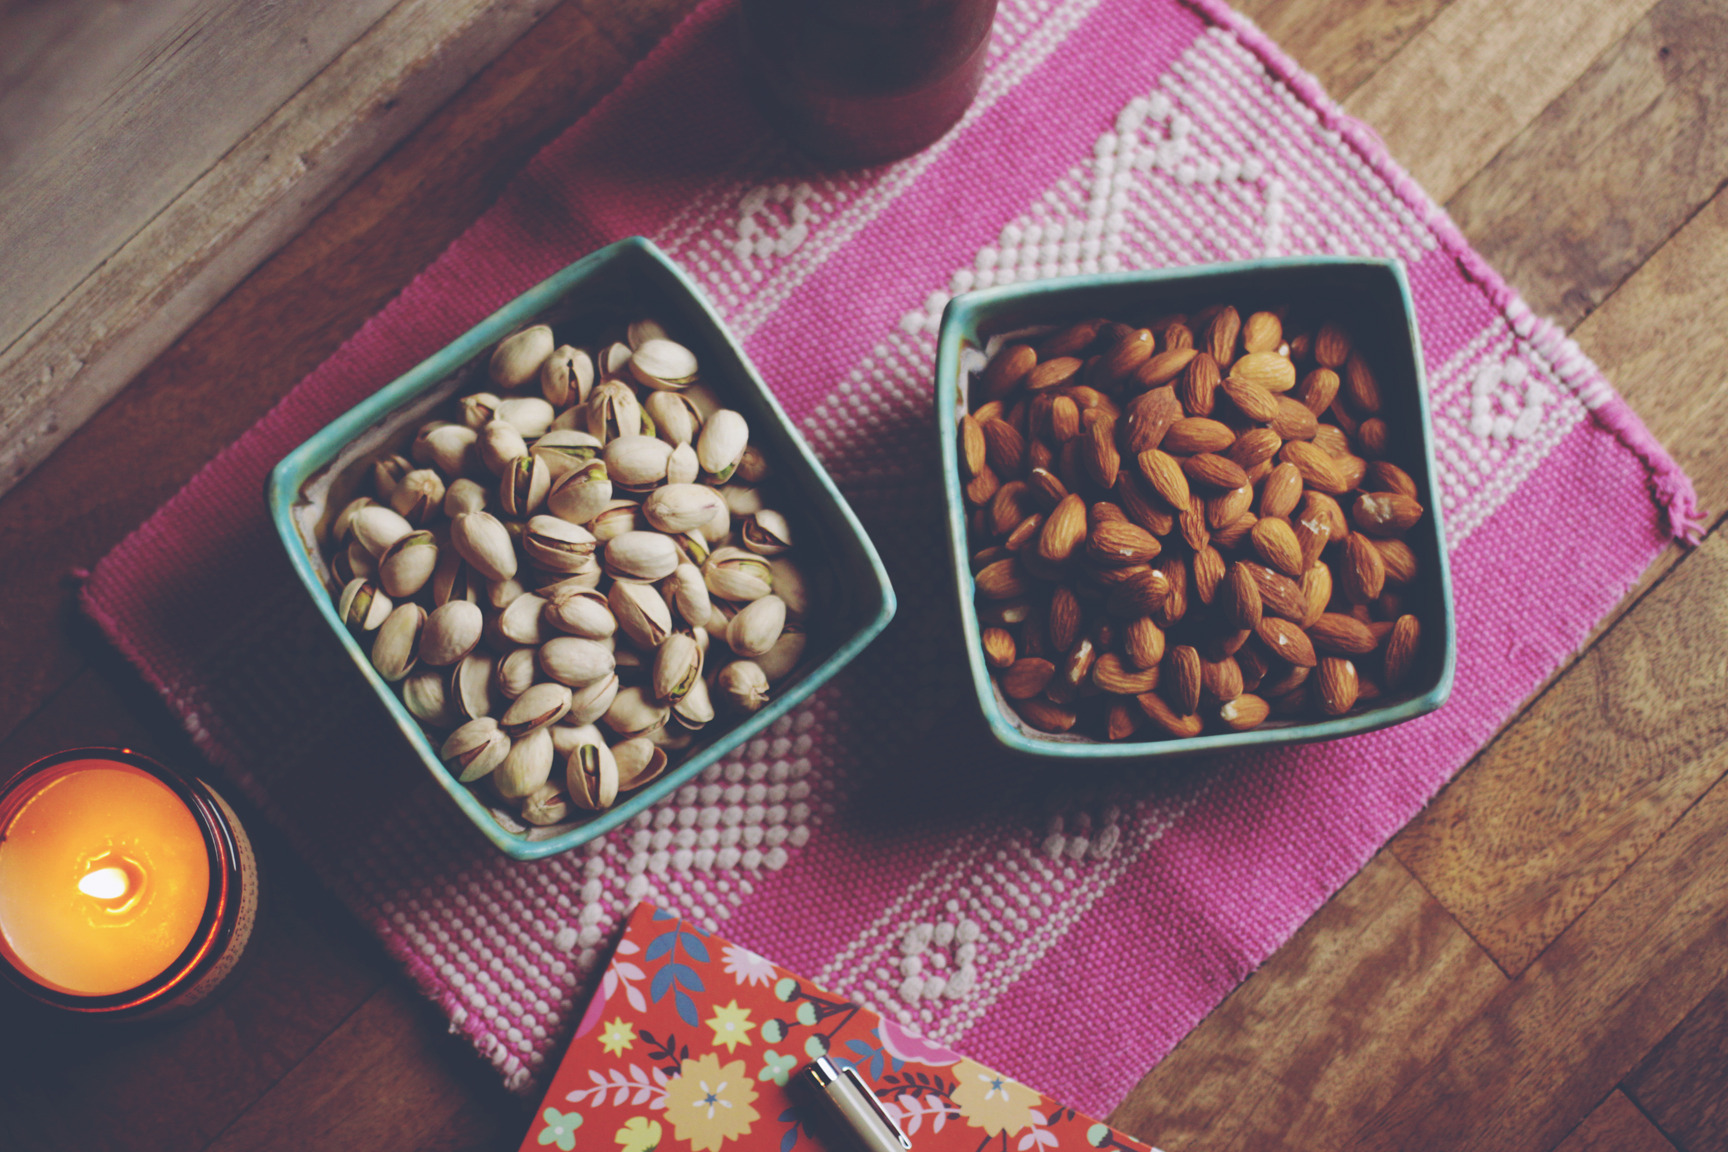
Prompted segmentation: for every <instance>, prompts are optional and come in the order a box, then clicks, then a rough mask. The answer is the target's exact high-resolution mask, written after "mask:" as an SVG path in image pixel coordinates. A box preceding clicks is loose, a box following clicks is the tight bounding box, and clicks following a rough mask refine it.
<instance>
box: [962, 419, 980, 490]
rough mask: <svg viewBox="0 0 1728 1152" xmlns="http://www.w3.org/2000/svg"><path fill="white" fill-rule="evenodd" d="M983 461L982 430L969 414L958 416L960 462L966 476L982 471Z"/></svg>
mask: <svg viewBox="0 0 1728 1152" xmlns="http://www.w3.org/2000/svg"><path fill="white" fill-rule="evenodd" d="M984 462H985V446H984V430H983V429H981V428H980V427H978V421H976V420H974V419H973V418H972V417H971V416H970V415H966V416H962V417H960V463H961V464H962V465H963V466H964V467H965V469H966V475H967V477H968V478H971V477H975V476H977V475H978V473H980V472H982V471H983V470H984Z"/></svg>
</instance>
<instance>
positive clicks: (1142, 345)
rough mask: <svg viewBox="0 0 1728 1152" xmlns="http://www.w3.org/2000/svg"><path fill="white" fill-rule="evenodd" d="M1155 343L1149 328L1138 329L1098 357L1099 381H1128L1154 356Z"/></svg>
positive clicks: (1108, 382) (1110, 382)
mask: <svg viewBox="0 0 1728 1152" xmlns="http://www.w3.org/2000/svg"><path fill="white" fill-rule="evenodd" d="M1153 345H1154V341H1153V339H1152V331H1151V329H1149V328H1136V329H1135V330H1134V331H1132V332H1130V333H1129V334H1128V335H1127V336H1125V337H1123V338H1122V339H1121V340H1118V341H1117V342H1116V343H1115V344H1114V345H1113V346H1112V347H1111V348H1110V349H1109V350H1107V351H1105V352H1104V353H1102V354H1101V355H1100V356H1099V357H1098V364H1097V367H1096V369H1095V372H1096V374H1097V377H1098V379H1100V380H1103V381H1105V382H1106V383H1107V384H1115V383H1116V382H1117V381H1118V380H1126V379H1127V378H1128V377H1129V376H1132V375H1133V374H1134V373H1135V372H1136V371H1137V370H1138V369H1139V368H1140V366H1141V365H1142V364H1144V363H1146V361H1147V360H1149V359H1150V358H1151V356H1152V350H1153Z"/></svg>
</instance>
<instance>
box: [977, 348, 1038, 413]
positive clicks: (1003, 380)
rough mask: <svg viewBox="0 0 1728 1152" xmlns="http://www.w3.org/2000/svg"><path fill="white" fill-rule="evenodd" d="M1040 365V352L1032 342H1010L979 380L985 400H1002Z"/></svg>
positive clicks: (997, 354) (998, 353)
mask: <svg viewBox="0 0 1728 1152" xmlns="http://www.w3.org/2000/svg"><path fill="white" fill-rule="evenodd" d="M1037 365H1038V353H1037V352H1036V351H1034V350H1033V348H1032V346H1031V345H1030V344H1009V345H1007V346H1005V347H1004V348H1003V349H1002V350H1001V351H999V352H997V353H996V355H995V357H994V358H993V359H992V360H991V361H990V363H989V364H988V365H987V366H986V367H985V369H984V375H983V377H982V378H981V379H980V380H979V384H980V385H981V387H982V388H983V392H984V399H985V400H1000V399H1002V398H1003V397H1004V396H1007V395H1008V394H1009V393H1010V392H1012V391H1014V389H1016V388H1018V387H1019V386H1020V384H1021V382H1022V381H1024V380H1025V379H1026V377H1027V375H1028V374H1029V373H1030V372H1031V371H1032V369H1033V368H1035V367H1037Z"/></svg>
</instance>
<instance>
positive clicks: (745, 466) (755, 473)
mask: <svg viewBox="0 0 1728 1152" xmlns="http://www.w3.org/2000/svg"><path fill="white" fill-rule="evenodd" d="M732 475H733V476H735V477H737V478H738V479H740V480H742V481H744V482H745V483H746V484H760V483H762V481H764V480H766V479H768V475H769V469H768V457H766V456H764V455H763V454H762V449H760V448H758V447H756V445H754V444H749V445H746V446H745V448H744V455H742V456H740V457H738V469H737V471H735V472H733V473H732Z"/></svg>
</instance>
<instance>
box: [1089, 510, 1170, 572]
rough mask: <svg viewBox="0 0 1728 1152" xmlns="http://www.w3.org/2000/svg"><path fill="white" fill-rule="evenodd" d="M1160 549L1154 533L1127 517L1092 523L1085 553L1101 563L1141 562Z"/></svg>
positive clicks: (1161, 547)
mask: <svg viewBox="0 0 1728 1152" xmlns="http://www.w3.org/2000/svg"><path fill="white" fill-rule="evenodd" d="M1162 551H1163V546H1162V545H1160V544H1159V543H1158V540H1157V538H1156V537H1154V536H1153V535H1152V534H1151V533H1150V532H1148V531H1146V529H1144V528H1141V527H1139V526H1137V525H1134V524H1130V523H1128V522H1127V521H1126V520H1122V521H1108V522H1106V523H1103V524H1097V525H1094V526H1093V528H1092V531H1091V533H1090V534H1089V535H1088V536H1087V538H1086V555H1088V556H1090V557H1091V558H1092V559H1093V560H1096V561H1097V562H1098V563H1100V564H1109V565H1123V564H1144V563H1146V561H1148V560H1150V559H1152V558H1153V557H1154V556H1156V555H1158V553H1159V552H1162Z"/></svg>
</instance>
